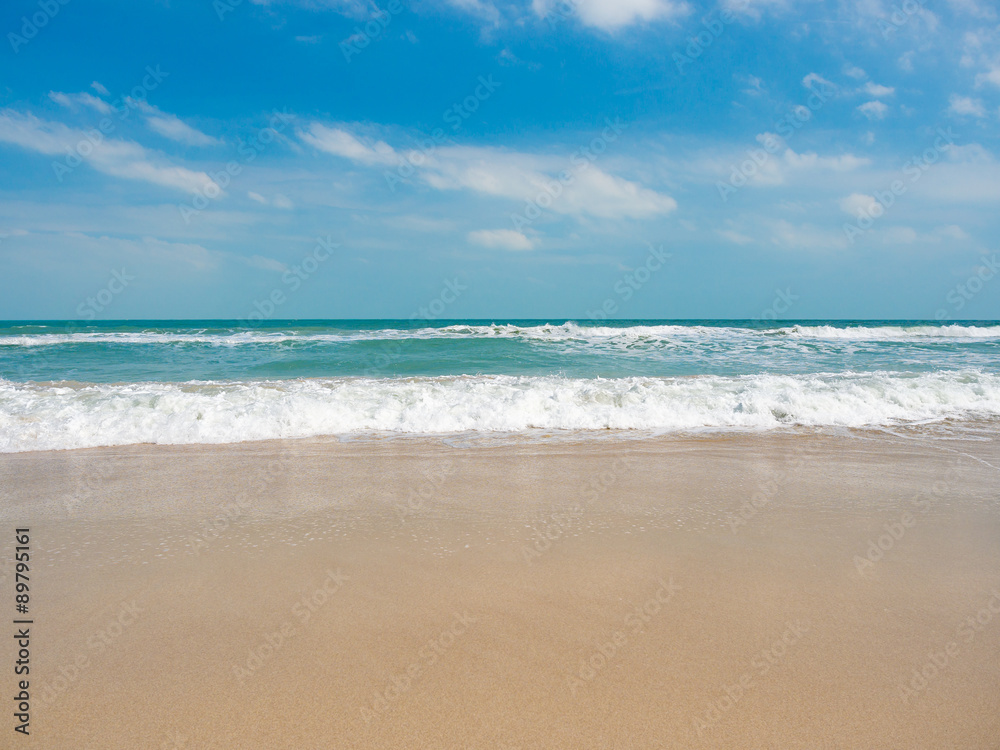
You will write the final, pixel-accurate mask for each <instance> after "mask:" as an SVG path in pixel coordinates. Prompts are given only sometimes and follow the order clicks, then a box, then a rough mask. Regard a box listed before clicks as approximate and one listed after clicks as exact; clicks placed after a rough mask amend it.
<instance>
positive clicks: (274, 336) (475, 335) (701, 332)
mask: <svg viewBox="0 0 1000 750" xmlns="http://www.w3.org/2000/svg"><path fill="white" fill-rule="evenodd" d="M774 336H779V337H789V338H795V339H807V340H808V339H814V340H820V341H837V340H843V341H896V340H920V339H934V340H954V341H968V340H989V339H1000V326H963V325H944V326H932V325H918V326H850V327H838V326H831V325H822V326H806V325H793V326H787V327H775V328H740V327H724V326H686V325H636V326H589V325H579V324H578V323H573V322H567V323H563V324H561V325H557V324H547V325H537V326H517V325H513V324H499V325H450V326H442V327H425V328H414V329H397V328H384V329H376V330H357V329H354V330H350V331H347V330H345V331H343V332H330V333H307V332H302V333H298V332H295V331H291V330H276V331H272V330H233V331H223V332H218V333H214V332H213V333H208V332H205V331H191V332H183V333H182V332H178V331H169V332H166V331H142V332H96V331H95V332H89V331H76V332H73V333H41V334H20V335H6V336H0V346H25V347H32V346H54V345H66V344H151V345H168V344H203V345H209V346H243V345H261V344H279V343H286V342H302V343H309V342H325V343H340V342H350V341H379V340H400V339H496V338H509V339H524V340H536V341H579V342H588V341H593V342H609V343H616V342H624V343H631V342H649V343H657V342H693V341H713V340H726V341H733V340H748V341H752V340H754V339H760V338H765V337H774Z"/></svg>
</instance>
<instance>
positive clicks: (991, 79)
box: [976, 67, 1000, 86]
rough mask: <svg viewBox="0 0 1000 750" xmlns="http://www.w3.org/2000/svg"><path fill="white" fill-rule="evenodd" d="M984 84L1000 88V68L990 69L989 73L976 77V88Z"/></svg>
mask: <svg viewBox="0 0 1000 750" xmlns="http://www.w3.org/2000/svg"><path fill="white" fill-rule="evenodd" d="M984 83H990V84H993V85H994V86H1000V67H994V68H990V69H989V70H988V71H987V72H985V73H980V74H979V75H977V76H976V86H982V85H983V84H984Z"/></svg>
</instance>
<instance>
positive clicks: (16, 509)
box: [0, 433, 1000, 750]
mask: <svg viewBox="0 0 1000 750" xmlns="http://www.w3.org/2000/svg"><path fill="white" fill-rule="evenodd" d="M998 466H1000V448H998V442H997V441H996V440H992V439H983V440H978V441H971V440H968V441H959V440H954V441H930V440H926V439H921V438H920V436H919V435H918V434H914V435H909V436H890V435H884V434H874V433H873V434H860V433H859V434H853V435H846V434H845V435H843V436H839V437H832V436H826V437H819V436H809V435H797V436H793V435H769V436H730V437H714V438H684V439H680V438H663V439H647V440H636V441H625V440H613V439H609V440H603V441H589V442H584V443H576V444H572V443H566V442H557V443H551V444H541V443H534V444H529V443H523V442H522V443H518V442H511V443H508V444H506V445H486V444H478V445H476V444H472V443H470V444H467V445H464V446H462V447H450V446H448V445H445V444H443V443H441V442H440V441H432V440H420V439H400V440H387V441H383V442H365V443H347V444H339V443H336V442H331V441H317V440H304V441H285V442H269V443H252V444H241V445H235V446H233V445H228V446H134V447H129V448H113V449H99V450H80V451H68V452H51V453H25V454H13V455H11V454H7V455H2V456H0V483H2V484H0V486H2V487H3V493H4V495H3V498H2V500H0V523H2V526H0V554H2V558H0V559H2V561H3V562H2V564H0V576H2V577H3V583H2V585H0V616H2V617H3V618H4V620H6V621H7V622H10V619H11V618H10V617H8V614H10V615H13V603H12V577H11V575H10V570H9V563H8V561H9V559H10V558H11V556H12V549H13V544H14V543H13V529H14V527H15V526H20V525H28V526H30V528H31V536H32V546H33V550H34V551H33V572H32V584H31V585H32V612H31V615H32V617H33V618H34V620H35V624H34V625H33V626H32V627H33V630H32V656H31V658H32V662H31V675H30V679H31V725H30V730H31V735H30V737H27V738H25V737H23V736H21V735H18V734H15V733H14V732H13V725H14V723H15V722H14V719H13V717H12V715H11V711H10V705H11V701H9V700H8V710H7V711H5V712H4V715H5V716H6V718H5V719H4V720H3V726H0V747H12V748H13V747H25V748H45V749H46V750H48V749H50V748H56V749H61V748H72V749H74V750H76V749H82V748H102V749H109V748H139V747H143V748H181V747H183V748H295V749H296V750H302V749H304V748H421V749H423V748H442V749H445V748H447V749H450V748H524V749H525V750H527V749H528V748H539V749H541V748H574V749H577V748H675V747H677V748H681V747H684V748H687V747H706V748H715V747H725V748H736V747H738V748H997V747H1000V709H998V707H1000V507H998V505H1000V503H998V495H1000V492H998V488H1000V481H998V480H1000V473H998V469H997V468H996V467H998ZM754 503H755V504H754ZM893 534H894V535H895V536H893ZM880 541H881V544H882V547H883V548H885V549H879V547H878V545H879V542H880ZM879 553H881V555H880V554H879ZM991 606H992V608H993V610H994V611H991V610H990V607H991ZM977 617H978V620H977ZM969 618H972V619H971V620H970V619H969ZM8 628H12V626H10V625H8ZM3 640H4V642H5V645H4V646H3V647H2V648H0V659H2V664H0V668H2V672H3V674H4V675H6V676H5V677H4V678H3V691H4V694H5V695H6V696H7V697H8V699H9V698H10V697H12V693H11V691H12V690H14V689H15V687H14V678H13V675H12V674H11V665H13V662H14V659H15V655H14V649H13V644H12V639H11V638H9V637H8V638H4V639H3ZM935 661H937V664H935ZM928 665H930V666H928ZM914 670H917V673H918V676H916V677H915V676H914ZM921 671H922V672H923V673H924V674H923V675H919V672H921ZM904 686H908V690H909V692H907V691H905V690H904Z"/></svg>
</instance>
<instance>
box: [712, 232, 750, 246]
mask: <svg viewBox="0 0 1000 750" xmlns="http://www.w3.org/2000/svg"><path fill="white" fill-rule="evenodd" d="M716 233H717V234H718V235H719V236H720V237H723V238H725V239H727V240H729V241H730V242H733V243H735V244H737V245H747V244H749V243H751V242H753V238H752V237H747V236H746V235H745V234H740V233H739V232H737V231H735V230H732V229H717V230H716Z"/></svg>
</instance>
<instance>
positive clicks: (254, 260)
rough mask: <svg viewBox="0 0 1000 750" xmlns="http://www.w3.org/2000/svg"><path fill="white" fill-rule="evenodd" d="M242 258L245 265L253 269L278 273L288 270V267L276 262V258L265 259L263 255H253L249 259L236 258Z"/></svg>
mask: <svg viewBox="0 0 1000 750" xmlns="http://www.w3.org/2000/svg"><path fill="white" fill-rule="evenodd" d="M236 257H237V258H240V259H241V260H242V261H243V262H244V263H246V264H247V265H248V266H251V267H252V268H259V269H261V270H263V271H276V272H278V273H284V272H285V271H287V270H288V266H286V265H285V264H284V263H282V262H281V261H278V260H275V259H274V258H265V257H264V256H263V255H251V256H250V257H249V258H244V257H242V256H236Z"/></svg>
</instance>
